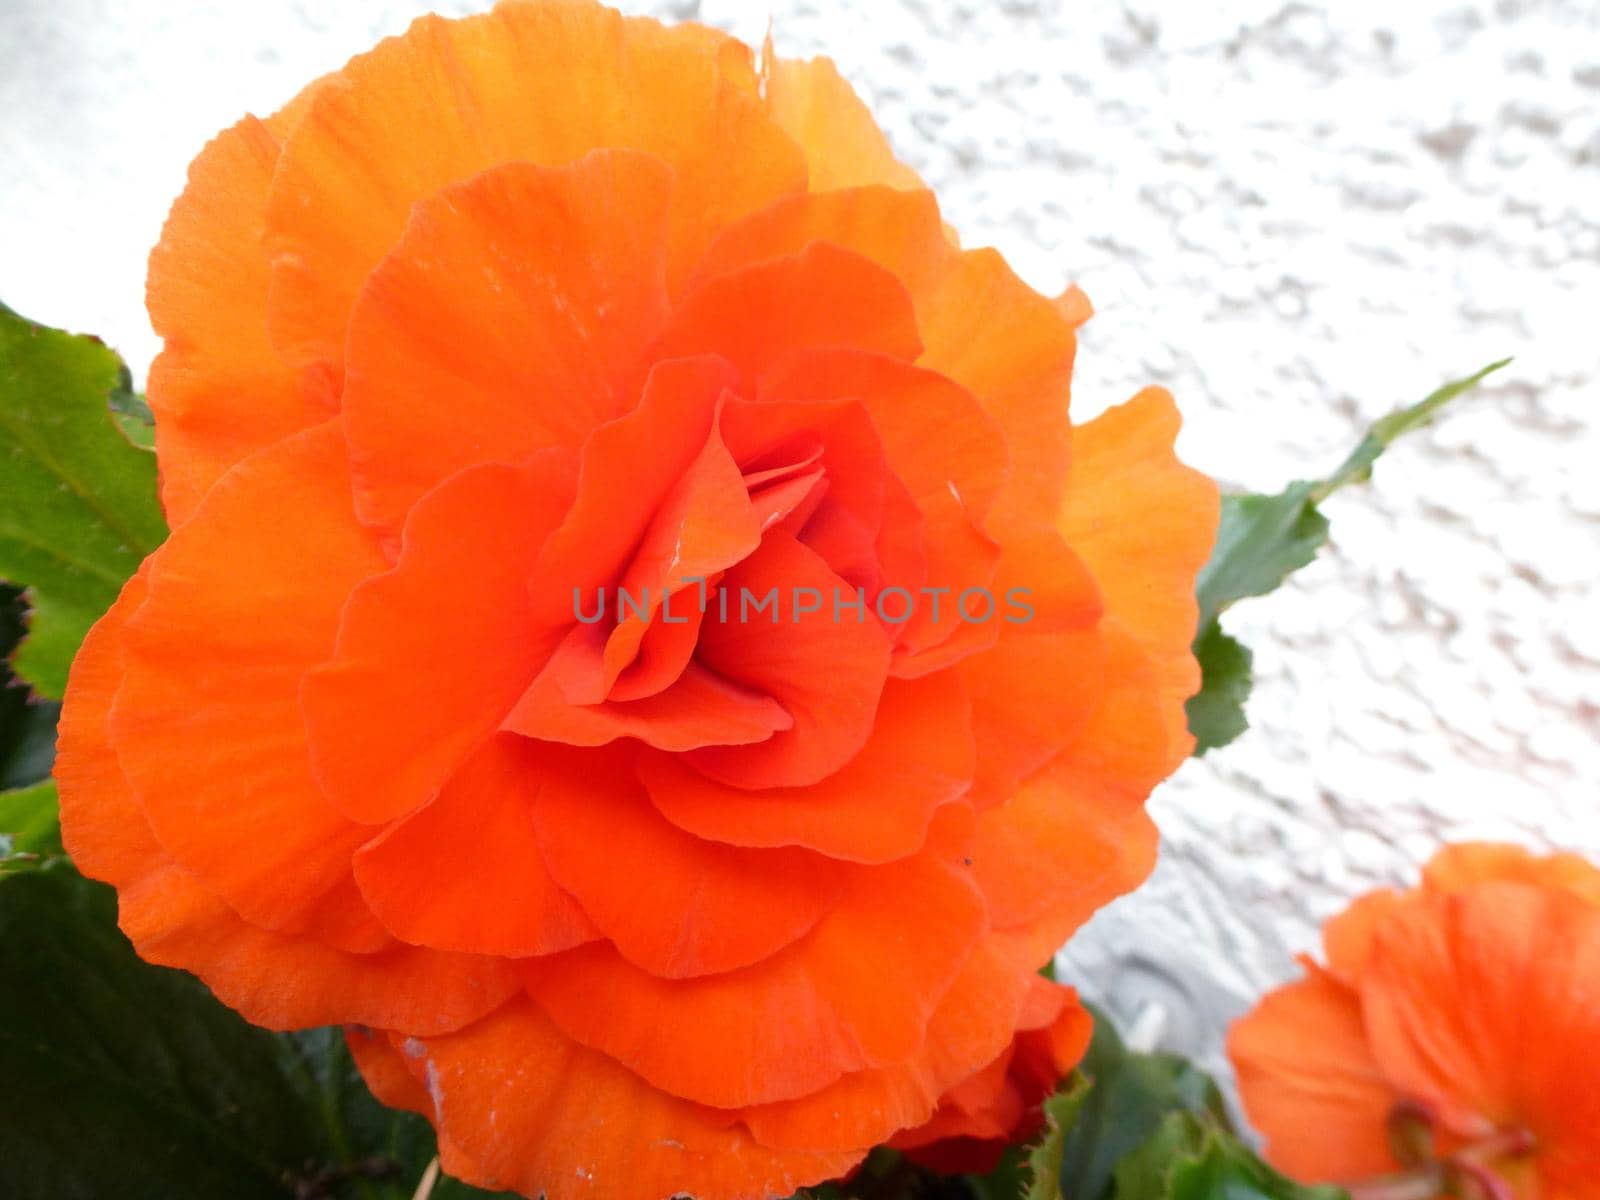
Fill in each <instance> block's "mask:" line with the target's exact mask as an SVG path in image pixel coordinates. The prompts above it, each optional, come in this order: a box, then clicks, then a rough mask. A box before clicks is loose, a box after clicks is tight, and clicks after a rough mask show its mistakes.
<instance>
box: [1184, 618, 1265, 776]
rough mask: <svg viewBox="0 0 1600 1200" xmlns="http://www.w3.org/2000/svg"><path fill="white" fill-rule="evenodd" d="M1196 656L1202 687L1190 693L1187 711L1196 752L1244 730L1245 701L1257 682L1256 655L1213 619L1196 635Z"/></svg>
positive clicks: (1229, 738) (1201, 751)
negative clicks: (1253, 669) (1252, 668)
mask: <svg viewBox="0 0 1600 1200" xmlns="http://www.w3.org/2000/svg"><path fill="white" fill-rule="evenodd" d="M1194 656H1195V658H1196V659H1197V660H1199V663H1200V680H1201V683H1200V690H1199V692H1197V693H1196V694H1195V695H1193V696H1191V697H1189V702H1188V704H1187V706H1186V709H1185V711H1186V712H1187V713H1188V718H1189V732H1190V733H1192V734H1194V752H1195V753H1196V754H1204V753H1205V752H1206V751H1207V750H1214V749H1216V748H1217V747H1218V746H1226V745H1227V744H1228V743H1229V742H1231V741H1233V739H1234V738H1236V737H1238V736H1239V735H1240V734H1241V733H1243V732H1244V731H1245V728H1246V726H1247V724H1248V722H1246V721H1245V717H1244V705H1245V701H1246V700H1248V699H1249V698H1250V688H1251V686H1252V684H1253V683H1254V680H1253V678H1252V676H1251V674H1250V665H1251V663H1252V662H1253V661H1254V660H1255V655H1253V654H1251V653H1250V650H1249V647H1247V646H1245V645H1244V644H1243V643H1242V642H1240V641H1238V640H1237V639H1235V638H1231V637H1229V636H1228V635H1227V634H1225V633H1223V632H1222V626H1221V625H1219V624H1218V623H1217V622H1216V621H1212V622H1211V624H1209V625H1207V626H1206V627H1205V629H1204V630H1203V631H1202V632H1201V634H1200V636H1199V637H1198V638H1196V639H1195V643H1194Z"/></svg>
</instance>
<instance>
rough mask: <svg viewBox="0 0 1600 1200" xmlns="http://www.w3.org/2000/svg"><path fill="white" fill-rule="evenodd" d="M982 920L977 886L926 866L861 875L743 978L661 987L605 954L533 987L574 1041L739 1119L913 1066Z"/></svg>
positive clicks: (559, 967) (530, 971)
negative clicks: (872, 1071) (848, 1077)
mask: <svg viewBox="0 0 1600 1200" xmlns="http://www.w3.org/2000/svg"><path fill="white" fill-rule="evenodd" d="M982 921H983V908H982V903H981V901H980V899H979V897H978V895H977V892H976V891H975V890H974V889H973V888H972V887H971V885H970V884H969V883H967V881H966V880H965V879H963V878H962V877H961V876H960V875H959V874H958V873H957V871H956V869H955V868H951V867H948V866H946V865H945V864H944V863H942V862H939V861H936V860H934V859H933V858H932V857H930V856H929V855H926V854H924V855H921V856H919V857H917V858H912V859H907V860H905V861H904V862H899V863H893V864H891V865H888V866H883V867H876V868H873V869H871V870H863V871H861V872H860V873H858V874H856V875H855V876H854V877H853V879H852V880H851V886H850V887H849V888H848V889H847V890H846V891H845V893H844V895H843V896H842V897H841V898H840V901H839V903H838V904H837V905H836V906H835V907H834V908H833V910H832V911H831V912H829V913H828V915H827V916H825V917H824V918H823V919H822V920H821V921H820V922H819V923H818V924H817V926H816V927H815V928H814V929H812V930H811V932H810V933H808V934H807V935H806V936H805V937H803V938H802V939H801V940H800V941H798V942H796V943H795V944H794V945H792V946H790V947H788V948H787V949H785V950H782V951H779V952H778V953H777V954H775V955H774V956H773V957H771V958H769V959H766V960H765V961H763V962H761V963H758V964H756V965H754V966H750V967H746V968H744V969H743V970H740V971H733V972H730V973H728V974H725V975H712V976H707V977H704V978H699V979H690V980H666V979H659V978H656V977H654V976H651V975H649V974H647V973H646V972H644V971H642V970H640V969H639V968H637V967H635V966H633V965H632V964H630V963H628V962H627V960H626V959H624V958H623V957H622V956H621V955H619V954H618V953H617V952H616V951H615V950H613V949H611V948H610V947H608V946H606V945H604V944H598V945H594V946H585V947H581V948H579V949H577V950H573V951H570V952H568V953H567V954H565V955H562V956H560V957H558V958H554V959H542V960H537V961H534V962H530V963H529V964H528V965H527V969H526V977H527V987H528V990H529V992H530V993H531V994H532V995H533V997H534V998H535V999H536V1000H538V1001H539V1003H540V1005H541V1006H542V1007H543V1008H544V1009H545V1011H546V1012H548V1013H549V1014H550V1016H551V1018H552V1019H553V1020H554V1021H555V1022H556V1024H557V1025H559V1026H560V1027H561V1028H562V1029H563V1030H565V1031H566V1032H567V1033H568V1034H569V1035H570V1036H572V1037H574V1038H576V1039H577V1040H578V1041H580V1042H582V1043H584V1044H585V1045H587V1046H592V1047H594V1048H595V1049H597V1050H602V1051H604V1052H605V1053H607V1054H609V1055H611V1056H612V1057H613V1058H616V1059H617V1060H618V1061H620V1062H622V1063H623V1064H624V1065H626V1066H628V1067H629V1068H631V1069H632V1070H634V1071H637V1072H638V1073H639V1074H640V1075H642V1076H643V1077H644V1078H645V1079H647V1080H649V1081H650V1082H651V1083H653V1084H655V1085H656V1086H657V1087H660V1088H663V1089H665V1090H666V1091H669V1092H671V1093H672V1094H673V1095H677V1096H684V1097H687V1098H690V1099H694V1100H698V1101H700V1102H702V1103H705V1104H714V1105H717V1106H719V1107H724V1108H732V1107H738V1106H742V1105H747V1104H759V1103H763V1102H767V1101H773V1100H782V1099H788V1098H792V1097H795V1096H801V1095H805V1094H806V1093H807V1092H811V1091H815V1090H816V1089H817V1088H819V1087H822V1086H823V1085H825V1084H827V1083H830V1082H832V1081H833V1080H835V1079H837V1078H839V1077H840V1076H841V1075H842V1074H844V1073H846V1072H848V1071H855V1070H860V1069H861V1068H863V1067H868V1066H877V1065H882V1064H886V1063H893V1062H898V1061H902V1060H904V1059H906V1058H907V1057H909V1056H910V1055H911V1054H912V1053H913V1052H914V1051H915V1050H916V1048H917V1046H918V1045H919V1044H920V1043H921V1042H922V1039H923V1035H924V1031H925V1030H926V1029H927V1025H928V1020H929V1017H930V1016H931V1015H932V1014H933V1012H934V1010H935V1008H936V1007H937V1005H938V1003H939V1000H940V997H941V996H942V995H943V994H944V992H945V991H946V990H947V989H948V988H949V987H950V985H951V983H952V982H953V980H954V978H955V975H956V973H957V971H958V970H959V969H960V966H961V963H962V962H963V960H964V958H965V957H966V955H967V953H968V952H969V950H970V948H971V947H972V946H973V944H974V942H975V940H976V939H977V938H978V935H979V933H980V931H981V926H982ZM864 962H870V963H871V964H872V969H871V970H870V971H864V970H863V969H862V964H863V963H864Z"/></svg>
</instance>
